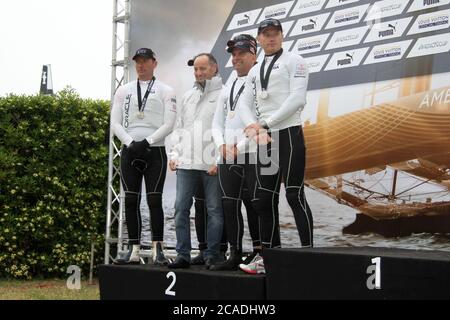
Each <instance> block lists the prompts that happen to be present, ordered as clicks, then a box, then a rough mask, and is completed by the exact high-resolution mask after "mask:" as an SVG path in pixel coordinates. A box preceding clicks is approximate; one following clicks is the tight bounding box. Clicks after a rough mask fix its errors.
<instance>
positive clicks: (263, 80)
mask: <svg viewBox="0 0 450 320" xmlns="http://www.w3.org/2000/svg"><path fill="white" fill-rule="evenodd" d="M282 53H283V48H281V49H280V50H279V51H278V52H277V53H276V54H275V57H273V59H272V62H271V63H270V64H269V67H268V68H267V72H266V75H264V67H265V66H266V59H264V61H263V63H262V64H261V68H260V69H259V76H260V79H261V89H262V91H267V87H268V86H269V78H270V73H271V72H272V69H273V65H274V64H275V62H276V61H277V60H278V58H279V57H280V56H281V54H282Z"/></svg>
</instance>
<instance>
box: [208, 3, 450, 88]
mask: <svg viewBox="0 0 450 320" xmlns="http://www.w3.org/2000/svg"><path fill="white" fill-rule="evenodd" d="M449 15H450V0H411V1H405V0H381V1H375V0H366V1H364V0H361V1H354V0H329V1H326V0H301V1H286V2H285V1H273V0H266V1H261V0H254V1H252V0H242V1H237V2H236V4H235V6H234V8H233V10H232V13H231V14H230V16H229V18H228V20H227V21H226V23H225V26H224V27H223V29H222V32H221V34H220V36H219V38H218V39H217V42H216V44H215V45H214V49H213V53H214V54H215V55H217V56H218V57H219V60H220V64H221V65H222V66H225V68H223V69H222V75H223V76H224V78H225V79H228V76H229V75H230V73H231V71H232V65H231V59H230V57H229V55H228V54H226V53H225V52H224V44H225V43H226V41H227V40H228V39H230V38H231V37H233V36H235V35H237V34H240V33H249V34H252V35H254V36H256V34H257V24H258V23H259V22H261V21H262V20H264V19H266V18H276V19H279V20H280V21H281V22H282V24H283V29H284V37H285V39H284V41H285V42H284V48H285V49H286V50H289V51H292V52H296V53H298V54H301V55H302V56H303V57H304V58H306V60H307V61H308V65H309V70H310V73H311V76H310V80H309V89H310V90H314V89H323V88H327V87H336V86H344V85H351V84H360V83H366V82H373V81H382V80H388V79H399V78H404V77H412V76H418V75H424V74H429V73H440V72H447V71H450V55H449V54H448V52H449V50H450V42H449V40H450V33H449ZM430 59H431V60H432V62H433V64H432V67H431V68H429V67H428V66H429V64H430ZM399 62H400V63H399Z"/></svg>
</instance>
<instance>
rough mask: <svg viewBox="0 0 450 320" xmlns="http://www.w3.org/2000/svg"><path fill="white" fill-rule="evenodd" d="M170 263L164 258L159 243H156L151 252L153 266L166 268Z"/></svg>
mask: <svg viewBox="0 0 450 320" xmlns="http://www.w3.org/2000/svg"><path fill="white" fill-rule="evenodd" d="M170 262H171V261H170V260H169V259H167V258H166V257H165V256H164V252H163V249H162V245H161V242H157V243H156V246H155V249H154V250H153V264H155V265H157V266H167V265H168V264H169V263H170Z"/></svg>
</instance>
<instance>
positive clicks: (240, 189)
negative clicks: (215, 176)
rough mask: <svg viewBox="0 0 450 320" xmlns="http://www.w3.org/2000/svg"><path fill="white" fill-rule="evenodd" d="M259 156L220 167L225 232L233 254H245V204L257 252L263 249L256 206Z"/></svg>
mask: <svg viewBox="0 0 450 320" xmlns="http://www.w3.org/2000/svg"><path fill="white" fill-rule="evenodd" d="M255 156H256V155H255V154H243V155H240V157H238V159H236V160H235V161H232V162H231V163H228V162H225V163H221V164H219V184H220V188H221V192H222V206H223V212H224V222H225V226H226V227H225V231H226V234H227V239H228V242H229V244H230V248H231V249H232V250H239V251H242V239H243V235H244V221H243V217H242V211H241V208H242V203H244V206H245V209H246V211H247V221H248V228H249V232H250V237H251V239H252V244H253V248H255V247H258V246H261V237H260V230H259V228H260V226H259V219H258V215H257V213H256V211H255V209H254V208H253V204H252V199H253V198H254V196H255V190H256V177H255V172H256V170H255V165H256V162H255V160H256V158H255Z"/></svg>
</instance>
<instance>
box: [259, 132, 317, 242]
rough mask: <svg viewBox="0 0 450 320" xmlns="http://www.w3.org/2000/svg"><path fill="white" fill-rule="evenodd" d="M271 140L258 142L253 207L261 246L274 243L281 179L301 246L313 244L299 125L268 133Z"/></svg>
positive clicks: (303, 147) (303, 152)
mask: <svg viewBox="0 0 450 320" xmlns="http://www.w3.org/2000/svg"><path fill="white" fill-rule="evenodd" d="M271 137H272V140H273V141H272V142H271V143H270V144H269V145H267V146H259V148H258V161H257V164H256V166H255V168H256V171H255V172H256V180H257V187H256V196H255V199H254V201H253V203H254V207H255V209H256V211H257V212H258V214H259V217H260V222H261V240H262V246H263V248H273V247H277V246H278V245H279V244H278V243H277V241H276V237H277V234H278V236H279V226H278V224H277V222H278V219H279V218H278V215H279V214H278V211H277V210H276V207H277V206H276V205H275V197H276V195H279V191H280V185H281V182H282V180H283V182H284V186H285V190H286V198H287V201H288V203H289V206H290V208H291V209H292V212H293V214H294V218H295V223H296V225H297V230H298V233H299V236H300V241H301V246H302V247H312V246H313V217H312V213H311V209H310V208H309V205H308V202H307V201H306V197H305V191H304V178H305V159H306V147H305V140H304V136H303V129H302V127H301V126H297V127H290V128H287V129H284V130H280V131H277V132H272V133H271Z"/></svg>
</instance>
